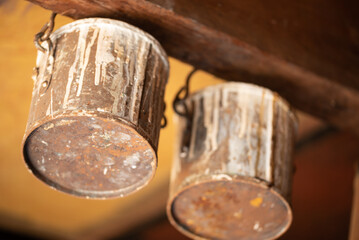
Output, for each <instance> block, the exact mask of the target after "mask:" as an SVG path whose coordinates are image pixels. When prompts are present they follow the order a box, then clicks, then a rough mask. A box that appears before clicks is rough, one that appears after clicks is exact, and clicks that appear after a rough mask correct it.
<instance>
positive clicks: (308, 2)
mask: <svg viewBox="0 0 359 240" xmlns="http://www.w3.org/2000/svg"><path fill="white" fill-rule="evenodd" d="M30 1H31V2H33V3H36V4H39V5H40V6H42V7H44V8H47V9H50V10H53V11H55V12H57V13H60V14H63V15H66V16H69V17H72V18H74V19H79V18H85V17H108V18H113V19H119V20H124V21H126V22H129V23H131V24H133V25H136V26H138V27H140V28H142V29H144V30H145V31H147V32H149V33H150V34H152V35H153V36H154V37H156V38H157V39H158V40H159V41H160V42H161V44H162V45H163V46H164V48H165V50H166V51H167V53H168V54H169V55H170V56H173V57H175V58H178V59H180V60H182V61H184V62H187V63H190V64H192V65H193V66H195V67H197V68H200V69H203V70H205V71H207V72H210V73H212V74H214V75H216V76H218V77H221V78H224V79H227V80H232V81H243V82H251V83H255V84H258V85H262V86H265V87H268V88H270V89H272V90H274V91H277V92H278V93H279V94H280V95H282V96H283V97H285V98H286V99H287V100H288V101H289V102H290V103H291V104H292V105H293V106H295V107H296V108H298V109H301V110H303V111H305V112H307V113H310V114H312V115H314V116H317V117H319V118H321V119H323V120H325V121H327V122H329V123H331V124H333V125H336V126H338V127H340V128H348V129H352V130H353V131H354V132H356V133H357V134H359V93H358V90H359V80H358V78H359V67H358V64H359V17H357V14H355V11H356V9H359V2H357V1H350V0H344V1H339V0H329V1H325V0H303V1H294V2H293V1H285V0H280V1H276V2H268V1H264V2H263V1H260V0H245V1H235V0H222V1H215V0H206V1H199V0H148V1H144V0H117V1H111V0H102V1H99V0H63V1H56V0H30Z"/></svg>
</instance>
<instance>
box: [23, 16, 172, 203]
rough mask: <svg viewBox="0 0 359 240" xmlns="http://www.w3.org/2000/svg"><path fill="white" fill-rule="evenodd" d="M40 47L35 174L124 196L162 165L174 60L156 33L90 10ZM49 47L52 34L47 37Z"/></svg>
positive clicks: (32, 116) (32, 120)
mask: <svg viewBox="0 0 359 240" xmlns="http://www.w3.org/2000/svg"><path fill="white" fill-rule="evenodd" d="M51 41H52V44H53V51H52V52H45V53H43V52H41V51H38V58H37V66H36V72H35V75H34V90H33V95H32V102H31V109H30V113H29V119H28V123H27V129H26V133H25V137H24V142H23V155H24V159H25V161H26V163H27V166H28V167H29V169H30V170H31V171H32V172H33V174H34V175H35V176H37V177H38V178H39V179H41V180H42V181H44V182H45V183H47V184H49V185H50V186H52V187H53V188H55V189H58V190H60V191H63V192H67V193H70V194H73V195H77V196H83V197H89V198H107V197H122V196H125V195H128V194H130V193H132V192H134V191H136V190H138V189H140V188H142V187H143V186H144V185H146V184H147V183H148V182H149V181H150V180H151V179H152V177H153V175H154V173H155V170H156V167H157V154H156V152H157V145H158V139H159V131H160V125H161V118H162V115H163V109H164V99H163V97H164V90H165V85H166V82H167V78H168V60H167V56H166V54H165V52H164V51H163V49H162V47H161V46H160V44H159V43H158V42H157V41H156V40H155V39H154V38H153V37H151V36H150V35H148V34H147V33H145V32H143V31H141V30H140V29H138V28H135V27H133V26H131V25H128V24H126V23H124V22H120V21H116V20H110V19H101V18H92V19H83V20H79V21H75V22H73V23H71V24H68V25H65V26H63V27H61V28H60V29H58V30H57V31H55V32H54V33H53V34H52V35H51ZM43 46H44V47H45V48H47V47H48V45H47V42H44V43H43Z"/></svg>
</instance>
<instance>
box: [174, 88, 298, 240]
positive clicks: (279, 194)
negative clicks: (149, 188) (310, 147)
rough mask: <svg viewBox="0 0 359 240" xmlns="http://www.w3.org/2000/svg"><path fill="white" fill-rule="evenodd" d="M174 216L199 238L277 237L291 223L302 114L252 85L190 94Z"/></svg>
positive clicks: (181, 131)
mask: <svg viewBox="0 0 359 240" xmlns="http://www.w3.org/2000/svg"><path fill="white" fill-rule="evenodd" d="M186 105H187V108H188V109H190V113H191V116H190V118H189V119H190V120H189V121H187V120H186V118H177V120H178V133H177V136H178V141H179V143H178V144H177V145H176V148H177V150H176V151H175V156H174V163H173V167H172V173H171V184H170V197H169V200H168V204H167V215H168V217H169V219H170V222H171V223H172V224H173V225H174V226H175V227H176V228H177V229H178V230H179V231H181V232H182V233H184V234H185V235H187V236H189V237H191V238H194V239H273V238H277V237H279V236H280V235H281V234H283V233H284V232H285V231H286V230H287V229H288V227H289V226H290V224H291V221H292V211H291V208H290V206H289V204H288V203H289V197H290V192H291V182H292V174H293V167H292V150H293V141H294V132H295V128H296V118H295V116H294V114H293V113H292V112H291V110H290V108H289V106H288V104H287V102H286V101H285V100H283V99H282V98H280V97H279V96H278V95H277V94H275V93H273V92H271V91H269V90H267V89H264V88H261V87H257V86H254V85H250V84H243V83H226V84H221V85H215V86H211V87H208V88H206V89H204V90H202V91H199V92H197V93H196V94H193V95H191V96H189V98H188V99H187V101H186Z"/></svg>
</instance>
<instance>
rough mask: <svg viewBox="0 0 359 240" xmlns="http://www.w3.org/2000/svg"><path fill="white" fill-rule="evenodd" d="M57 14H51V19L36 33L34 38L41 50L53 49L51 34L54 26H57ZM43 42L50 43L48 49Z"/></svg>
mask: <svg viewBox="0 0 359 240" xmlns="http://www.w3.org/2000/svg"><path fill="white" fill-rule="evenodd" d="M56 14H57V13H54V12H53V13H52V14H51V16H50V21H49V22H47V23H46V24H45V25H44V26H43V27H42V28H41V30H40V32H38V33H37V34H36V35H35V39H34V43H35V46H36V48H37V49H38V50H40V51H41V52H46V51H49V52H51V51H52V47H53V45H52V42H51V39H50V35H51V33H52V31H53V30H54V26H55V17H56ZM42 42H47V45H48V49H45V48H44V47H43V46H42V45H41V43H42Z"/></svg>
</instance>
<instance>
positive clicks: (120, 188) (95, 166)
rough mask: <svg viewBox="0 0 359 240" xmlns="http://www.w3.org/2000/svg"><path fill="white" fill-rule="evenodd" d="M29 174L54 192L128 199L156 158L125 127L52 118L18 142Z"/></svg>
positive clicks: (148, 176) (99, 121)
mask: <svg viewBox="0 0 359 240" xmlns="http://www.w3.org/2000/svg"><path fill="white" fill-rule="evenodd" d="M24 158H25V161H26V163H27V165H28V167H29V168H30V170H31V171H32V172H33V173H34V174H35V175H36V176H37V177H38V178H39V179H41V180H43V181H44V182H46V183H47V184H49V185H50V186H52V187H54V188H55V189H58V190H61V191H63V192H67V193H70V194H74V195H77V196H82V197H88V198H108V197H121V196H124V195H128V194H129V193H132V192H134V191H136V190H138V189H140V188H142V187H143V186H145V184H146V183H147V182H149V181H150V180H151V179H152V177H153V175H154V173H155V170H156V167H157V157H156V153H155V151H154V150H153V148H152V146H151V145H150V144H149V143H148V141H147V140H146V139H145V138H144V137H142V136H141V134H139V133H138V132H137V131H135V130H134V129H133V128H132V127H130V126H129V125H127V124H125V123H123V122H121V121H118V120H114V119H110V118H101V117H95V116H94V117H89V116H66V117H57V118H55V119H53V120H50V121H47V122H45V123H43V124H41V125H40V126H39V127H37V128H36V129H34V130H33V131H31V134H30V135H29V136H28V137H27V138H26V141H25V143H24Z"/></svg>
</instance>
